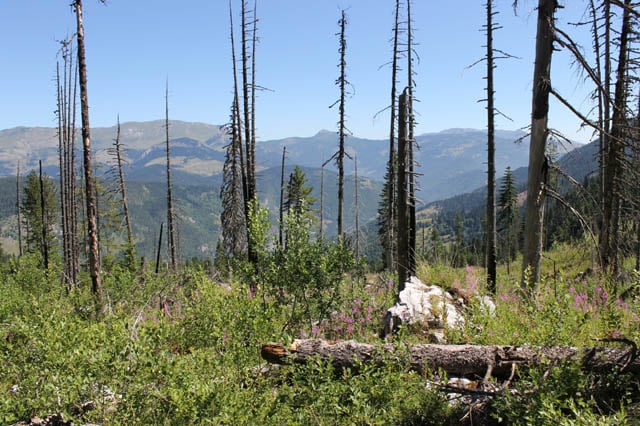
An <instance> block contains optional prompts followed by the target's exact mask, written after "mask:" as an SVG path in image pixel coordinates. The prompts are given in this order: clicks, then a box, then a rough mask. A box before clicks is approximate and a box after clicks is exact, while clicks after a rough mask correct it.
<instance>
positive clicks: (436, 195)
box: [0, 120, 528, 202]
mask: <svg viewBox="0 0 640 426" xmlns="http://www.w3.org/2000/svg"><path fill="white" fill-rule="evenodd" d="M164 124H165V123H164V121H163V120H157V121H149V122H127V123H123V124H122V125H121V144H122V145H123V146H124V147H125V150H126V154H125V155H126V158H127V162H128V166H127V169H126V174H127V179H129V180H131V181H140V182H156V181H161V180H163V179H164V167H165V166H164V164H165V161H166V151H165V143H166V142H165V129H164ZM169 132H170V138H171V157H172V158H171V162H172V172H173V173H174V175H175V179H176V180H177V182H179V183H184V184H187V185H189V184H197V185H200V184H205V185H206V184H211V183H214V184H219V178H220V175H221V173H222V165H223V163H224V155H225V150H224V147H225V145H226V144H227V141H228V138H227V135H226V133H225V132H224V128H223V127H222V126H217V125H211V124H204V123H190V122H184V121H171V122H170V127H169ZM91 134H92V138H91V144H92V150H93V152H94V155H95V158H96V160H97V163H98V164H102V165H103V168H104V167H105V166H108V165H109V164H110V163H111V162H112V161H113V160H112V155H111V154H110V153H109V152H110V148H111V147H112V146H113V141H114V139H115V136H116V128H115V127H97V128H93V129H92V130H91ZM524 136H525V134H524V133H523V132H521V131H498V132H497V133H496V147H497V149H496V165H497V173H498V174H501V173H502V172H503V171H504V169H505V168H506V167H507V166H510V167H511V168H512V169H515V168H517V167H521V166H524V165H526V164H527V158H528V139H527V138H524ZM77 137H78V146H80V132H79V131H78V135H77ZM516 140H522V142H520V143H515V141H516ZM416 142H417V145H418V148H419V149H418V150H417V151H416V161H417V169H416V170H417V172H418V173H419V176H418V184H419V187H420V194H419V197H420V199H421V200H422V201H423V202H429V201H435V200H438V199H442V198H446V197H449V196H452V195H455V194H460V193H464V192H468V191H471V190H473V189H475V188H477V187H479V186H481V185H482V182H483V181H484V180H485V173H486V172H485V169H486V166H485V162H486V131H485V130H475V129H450V130H445V131H442V132H438V133H427V134H423V135H420V136H418V137H417V138H416ZM283 147H286V150H287V164H290V165H300V166H303V167H308V168H320V167H321V166H322V164H323V163H324V162H325V161H327V160H328V159H330V158H331V157H332V155H333V153H334V152H335V151H336V150H337V147H338V135H337V134H336V132H332V131H327V130H321V131H319V132H318V133H316V134H315V135H314V136H310V137H289V138H285V139H278V140H266V141H258V142H257V143H256V158H257V171H258V174H260V173H261V172H263V171H265V170H268V169H270V168H274V167H280V164H281V157H282V149H283ZM346 149H347V153H348V154H349V156H350V157H351V158H352V159H354V160H357V165H358V174H359V176H361V177H365V178H369V179H372V180H375V181H382V180H383V178H384V174H385V171H386V163H387V158H388V152H389V142H388V140H377V139H362V138H358V137H356V136H350V137H348V138H347V140H346ZM38 160H42V161H43V165H44V168H45V171H47V172H48V173H49V174H50V175H52V176H55V175H57V167H58V153H57V137H56V129H55V128H47V127H16V128H12V129H7V130H2V131H0V176H14V175H15V173H16V166H17V164H18V161H19V162H20V164H21V169H22V170H29V169H35V168H36V167H37V164H38ZM346 168H347V170H346V173H347V174H353V170H354V161H347V162H346ZM327 169H328V170H334V171H335V166H334V164H333V162H330V163H329V164H328V165H327ZM259 190H260V188H259Z"/></svg>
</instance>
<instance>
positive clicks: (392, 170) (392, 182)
mask: <svg viewBox="0 0 640 426" xmlns="http://www.w3.org/2000/svg"><path fill="white" fill-rule="evenodd" d="M399 34H400V0H396V6H395V20H394V25H393V58H392V60H391V106H390V110H391V111H390V112H391V114H390V119H389V160H388V162H387V188H386V189H387V194H386V198H387V199H386V200H385V201H384V202H386V204H387V207H386V213H387V217H386V218H385V222H384V223H385V225H384V226H385V228H386V229H385V231H384V232H385V238H386V241H387V247H386V253H385V258H386V263H387V268H389V270H394V269H395V268H396V260H395V254H396V253H395V250H394V244H395V230H396V213H397V212H396V202H395V196H396V168H397V161H396V140H395V137H396V112H397V102H396V99H397V83H398V44H399Z"/></svg>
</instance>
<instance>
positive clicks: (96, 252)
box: [73, 0, 102, 304]
mask: <svg viewBox="0 0 640 426" xmlns="http://www.w3.org/2000/svg"><path fill="white" fill-rule="evenodd" d="M73 5H74V9H75V12H76V24H77V34H76V37H77V39H78V71H79V77H80V113H81V117H82V145H83V159H84V182H85V194H86V195H85V197H86V202H87V234H88V237H89V273H90V274H91V291H92V292H93V294H94V295H95V297H96V299H97V301H98V303H99V304H101V303H102V279H101V277H100V275H101V270H100V269H101V267H100V246H99V242H98V209H97V206H96V197H95V194H96V189H95V181H94V179H93V167H92V164H91V163H92V161H91V131H90V129H91V127H90V124H89V99H88V95H87V92H88V90H87V63H86V54H85V48H84V26H83V23H82V0H75V1H74V4H73Z"/></svg>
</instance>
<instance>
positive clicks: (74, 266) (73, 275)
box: [56, 40, 80, 290]
mask: <svg viewBox="0 0 640 426" xmlns="http://www.w3.org/2000/svg"><path fill="white" fill-rule="evenodd" d="M61 44H62V46H61V48H60V54H61V56H62V64H63V71H62V74H61V73H60V63H58V65H57V68H56V83H57V106H58V107H57V118H58V153H59V157H58V160H59V169H60V211H61V216H62V220H61V223H62V241H63V244H62V246H63V264H64V268H63V274H64V282H65V284H66V287H67V290H69V289H70V288H71V287H72V286H75V285H77V284H78V274H79V273H80V253H79V250H80V246H79V241H78V205H77V193H76V191H77V188H76V174H75V135H76V98H77V96H76V95H77V93H76V92H77V85H78V70H77V66H76V64H75V63H74V61H73V47H72V45H71V40H67V41H64V42H61Z"/></svg>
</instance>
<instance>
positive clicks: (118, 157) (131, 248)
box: [115, 116, 135, 268]
mask: <svg viewBox="0 0 640 426" xmlns="http://www.w3.org/2000/svg"><path fill="white" fill-rule="evenodd" d="M115 148H116V161H117V166H118V181H119V183H120V194H121V195H122V209H123V213H124V221H125V225H126V227H127V244H128V246H127V257H128V258H129V267H131V268H133V267H134V266H135V262H134V260H135V259H134V257H135V255H134V250H135V243H134V241H133V229H132V228H131V215H130V214H129V202H128V201H127V186H126V184H125V180H124V170H123V167H122V162H123V161H122V152H121V149H120V148H121V145H120V116H118V130H117V133H116V140H115Z"/></svg>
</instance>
